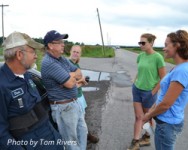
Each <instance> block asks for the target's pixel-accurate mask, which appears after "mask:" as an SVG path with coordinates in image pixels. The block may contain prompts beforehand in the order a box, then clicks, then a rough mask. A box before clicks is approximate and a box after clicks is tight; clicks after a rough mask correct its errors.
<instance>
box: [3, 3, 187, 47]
mask: <svg viewBox="0 0 188 150" xmlns="http://www.w3.org/2000/svg"><path fill="white" fill-rule="evenodd" d="M1 1H2V2H1V3H3V4H9V7H6V8H5V9H4V16H5V17H4V19H5V21H4V23H5V35H7V34H10V33H11V32H13V31H15V30H16V31H21V32H26V33H28V34H29V35H31V36H32V37H44V35H45V34H46V32H47V31H49V30H52V29H55V30H57V31H59V32H62V33H68V34H69V35H70V38H69V40H70V41H73V42H83V43H86V44H97V43H99V44H101V37H100V29H99V24H98V17H97V11H96V9H97V8H98V9H99V13H100V19H101V24H102V30H103V38H104V42H105V44H114V45H115V44H117V45H118V44H121V45H136V44H137V41H138V40H139V36H140V35H141V34H142V33H143V32H152V33H153V34H156V36H157V37H158V38H157V40H156V45H159V46H162V45H163V43H164V39H165V37H166V34H168V33H169V32H171V31H175V30H178V29H180V28H181V29H188V12H187V10H186V9H187V6H188V1H187V0H178V1H172V0H165V1H164V0H156V1H145V0H134V1H133V0H116V1H114V0H76V1H75V0H68V1H65V0H53V1H49V0H32V1H31V0H19V1H15V0H1Z"/></svg>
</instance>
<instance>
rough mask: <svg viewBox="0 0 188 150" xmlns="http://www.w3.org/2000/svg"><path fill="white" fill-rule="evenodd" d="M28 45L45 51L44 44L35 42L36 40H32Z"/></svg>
mask: <svg viewBox="0 0 188 150" xmlns="http://www.w3.org/2000/svg"><path fill="white" fill-rule="evenodd" d="M27 45H28V46H30V47H32V48H34V49H43V48H44V45H43V44H41V43H38V42H35V41H34V40H30V41H29V42H28V44H27Z"/></svg>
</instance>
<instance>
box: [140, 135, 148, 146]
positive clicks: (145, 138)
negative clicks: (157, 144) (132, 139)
mask: <svg viewBox="0 0 188 150" xmlns="http://www.w3.org/2000/svg"><path fill="white" fill-rule="evenodd" d="M139 144H140V147H142V146H150V145H151V143H150V136H149V135H147V134H144V135H143V136H142V137H141V139H140V140H139Z"/></svg>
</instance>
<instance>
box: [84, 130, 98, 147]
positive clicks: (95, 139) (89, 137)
mask: <svg viewBox="0 0 188 150" xmlns="http://www.w3.org/2000/svg"><path fill="white" fill-rule="evenodd" d="M87 140H88V141H90V142H91V143H94V144H95V143H98V142H99V138H98V137H96V136H94V135H92V134H91V133H90V132H89V133H88V135H87Z"/></svg>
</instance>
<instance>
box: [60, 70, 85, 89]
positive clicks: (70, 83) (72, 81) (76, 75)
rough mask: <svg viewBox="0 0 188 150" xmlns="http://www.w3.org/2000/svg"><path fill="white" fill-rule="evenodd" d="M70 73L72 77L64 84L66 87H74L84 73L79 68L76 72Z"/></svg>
mask: <svg viewBox="0 0 188 150" xmlns="http://www.w3.org/2000/svg"><path fill="white" fill-rule="evenodd" d="M69 75H70V78H69V79H68V80H67V81H66V82H65V83H64V84H63V86H65V87H66V88H73V87H74V86H75V85H76V84H77V82H78V81H79V80H81V79H82V73H81V70H80V69H77V70H76V71H75V72H70V73H69ZM77 80H78V81H77ZM79 86H80V85H79Z"/></svg>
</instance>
